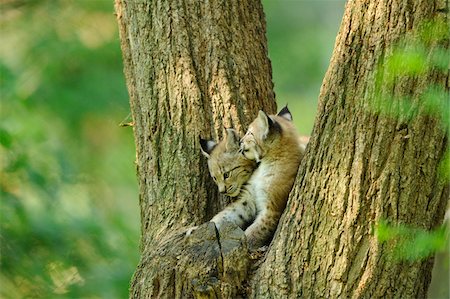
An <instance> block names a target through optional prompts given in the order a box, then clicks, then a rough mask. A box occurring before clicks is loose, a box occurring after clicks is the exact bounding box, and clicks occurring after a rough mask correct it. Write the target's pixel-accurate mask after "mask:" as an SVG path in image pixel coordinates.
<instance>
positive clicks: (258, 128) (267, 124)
mask: <svg viewBox="0 0 450 299" xmlns="http://www.w3.org/2000/svg"><path fill="white" fill-rule="evenodd" d="M283 131H284V132H286V131H288V133H291V132H292V131H294V129H293V125H292V115H291V113H290V112H289V110H288V109H287V107H284V108H283V109H282V110H281V111H280V112H279V113H278V114H277V115H267V114H266V113H264V112H263V111H261V110H260V111H259V113H258V117H257V118H256V119H255V120H254V121H253V122H252V123H251V124H250V125H249V127H248V130H247V133H245V135H244V137H243V138H242V139H241V145H240V147H241V148H240V150H241V152H242V154H243V155H244V156H245V157H246V158H247V159H250V160H255V161H256V162H260V161H261V159H262V158H263V157H264V156H265V155H266V154H267V150H268V149H270V148H272V147H274V145H275V146H276V145H277V144H278V143H279V141H280V140H279V139H280V136H281V135H282V133H283ZM269 132H270V133H271V134H269ZM291 134H292V133H291ZM295 134H296V133H295ZM297 138H298V137H297ZM297 143H298V144H301V142H300V141H298V142H297ZM306 143H307V142H306ZM289 150H297V148H296V147H295V148H294V149H284V151H287V152H289ZM302 152H303V150H302Z"/></svg>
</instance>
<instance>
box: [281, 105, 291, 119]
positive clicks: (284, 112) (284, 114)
mask: <svg viewBox="0 0 450 299" xmlns="http://www.w3.org/2000/svg"><path fill="white" fill-rule="evenodd" d="M277 115H278V116H281V117H283V118H285V119H287V120H289V121H292V114H291V111H289V109H288V106H287V105H286V106H284V108H283V109H281V110H280V112H278V114H277Z"/></svg>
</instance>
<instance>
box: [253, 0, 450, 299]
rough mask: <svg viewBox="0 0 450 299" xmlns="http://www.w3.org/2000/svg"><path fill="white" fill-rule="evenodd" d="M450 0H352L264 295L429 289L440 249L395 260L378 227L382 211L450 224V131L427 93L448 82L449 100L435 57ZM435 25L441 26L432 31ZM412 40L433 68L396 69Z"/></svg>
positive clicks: (428, 224) (414, 294) (399, 219)
mask: <svg viewBox="0 0 450 299" xmlns="http://www.w3.org/2000/svg"><path fill="white" fill-rule="evenodd" d="M445 8H446V4H445V3H444V1H429V0H423V1H419V0H417V1H365V0H359V1H349V2H347V6H346V9H345V14H344V18H343V22H342V24H341V28H340V32H339V34H338V37H337V40H336V45H335V49H334V53H333V56H332V59H331V63H330V66H329V69H328V72H327V74H326V76H325V79H324V81H323V86H322V89H321V93H320V99H319V110H318V116H317V118H316V121H315V126H314V130H313V134H312V139H311V141H310V144H309V148H308V150H307V153H306V157H305V158H304V160H303V161H302V165H301V166H300V170H299V174H298V178H297V183H296V185H295V187H294V189H293V192H291V196H290V200H289V202H288V205H287V208H286V211H285V214H284V216H283V218H282V219H281V221H280V224H279V226H278V231H277V233H276V236H275V238H274V240H273V242H272V245H271V248H270V250H269V252H268V254H267V256H266V260H265V262H264V263H263V265H262V266H261V267H260V268H259V270H258V271H257V273H256V275H255V277H254V281H253V285H254V292H253V297H255V298H293V297H303V298H314V297H325V298H425V297H426V294H427V288H428V285H429V282H430V279H431V270H432V258H428V259H424V260H416V261H401V260H398V259H395V258H393V255H392V246H389V244H382V243H380V241H379V240H378V238H377V236H376V232H375V230H376V225H377V223H378V222H379V221H380V220H382V219H384V220H386V221H388V222H389V223H391V224H393V225H395V224H406V225H408V226H412V227H419V228H424V229H427V230H428V229H432V228H435V227H436V226H438V225H439V224H441V223H442V219H443V216H444V212H445V208H446V205H447V201H448V198H449V186H448V183H446V182H444V181H443V180H442V179H441V178H440V176H439V172H438V169H439V162H440V161H441V159H442V157H443V155H444V154H445V151H446V149H447V142H448V141H447V133H448V132H446V131H447V129H448V128H447V127H446V125H445V124H443V122H442V119H440V118H439V117H438V116H437V115H436V114H433V113H430V109H427V106H428V105H429V104H430V103H429V99H427V96H426V93H427V90H428V89H429V88H430V87H433V88H435V89H440V90H441V91H443V92H444V94H441V96H442V97H444V96H445V97H446V99H444V101H448V82H449V75H448V70H447V69H446V68H447V67H444V69H439V68H438V67H434V66H433V62H432V59H433V58H432V57H434V56H435V55H434V54H436V53H438V51H440V50H442V49H445V51H448V33H444V34H442V29H443V30H444V32H447V30H448V23H447V15H446V14H445V12H444V13H442V12H443V11H444V9H445ZM447 9H448V7H447ZM442 25H443V26H442ZM432 26H437V27H438V29H439V26H440V29H441V30H435V31H434V32H433V31H432V33H431V34H430V32H428V35H426V30H430V28H432ZM439 32H441V34H440V33H439ZM400 46H403V47H404V48H405V49H410V48H413V49H415V48H418V49H420V47H421V46H422V47H423V51H424V55H423V57H425V60H426V61H425V65H426V66H425V67H424V69H421V70H418V71H417V72H412V71H411V72H409V71H408V69H407V68H408V65H405V64H401V63H402V61H401V62H400V67H398V68H392V67H391V65H392V64H393V61H394V59H395V57H394V55H398V54H396V53H398V52H396V49H397V48H398V47H400ZM444 53H447V55H448V52H444ZM447 58H448V56H447ZM404 63H406V62H404ZM447 63H448V62H447ZM447 66H448V64H447ZM436 108H437V109H439V108H440V109H448V107H446V106H444V107H442V106H441V107H439V106H438V107H436ZM445 121H447V120H445Z"/></svg>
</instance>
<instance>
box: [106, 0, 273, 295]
mask: <svg viewBox="0 0 450 299" xmlns="http://www.w3.org/2000/svg"><path fill="white" fill-rule="evenodd" d="M115 5H116V14H117V20H118V23H119V32H120V37H121V46H122V52H123V58H124V71H125V76H126V81H127V87H128V90H129V95H130V105H131V112H132V116H133V122H134V135H135V142H136V153H137V159H136V164H137V175H138V179H139V187H140V208H141V231H142V235H141V261H140V263H139V266H138V267H137V270H136V272H135V275H134V277H133V281H132V284H131V297H135V298H140V297H152V298H153V297H166V298H173V297H191V296H192V295H193V294H195V295H196V296H204V295H205V294H210V295H211V294H215V296H229V297H232V296H234V295H235V294H237V292H240V291H239V290H238V289H241V288H242V286H240V287H239V288H238V287H234V285H238V284H239V283H240V281H242V280H243V278H245V276H246V269H247V263H246V260H244V261H242V262H239V261H237V262H236V263H234V262H233V261H232V257H233V254H234V252H235V249H236V248H237V249H239V248H240V247H242V248H243V249H242V251H244V252H245V246H246V245H245V242H242V238H243V234H242V231H240V229H238V228H236V227H234V228H230V229H229V230H230V231H229V232H224V233H223V236H221V237H223V240H221V242H220V243H219V241H218V238H217V237H216V232H215V228H214V225H212V226H211V225H205V226H204V227H202V228H201V229H199V230H197V231H195V232H194V235H193V236H192V238H189V240H188V241H187V240H186V238H184V236H183V232H182V228H183V227H187V226H192V225H198V224H201V223H204V222H206V221H208V220H209V219H210V218H211V217H212V216H213V215H214V214H215V213H217V212H218V211H219V210H221V209H222V208H223V207H224V205H225V204H226V200H224V198H222V197H219V195H218V193H217V191H216V190H217V187H216V186H215V185H214V183H213V181H212V179H211V178H210V176H209V173H208V167H207V164H206V161H205V159H204V158H203V156H202V155H201V154H200V145H199V135H200V136H202V137H203V138H209V137H214V138H216V139H218V138H220V137H221V135H222V131H223V127H224V126H225V127H234V128H235V129H237V130H238V131H240V132H241V133H243V131H244V128H243V125H244V124H245V125H246V124H248V123H250V122H251V120H253V118H254V117H255V116H256V115H257V112H258V110H259V109H263V110H264V111H268V112H271V113H273V112H275V110H276V107H275V101H274V94H273V84H272V81H271V66H270V61H269V60H268V57H267V42H266V38H265V21H264V15H263V11H262V6H261V3H260V1H259V0H248V1H214V0H213V1H206V2H205V1H193V2H192V3H186V2H185V1H181V0H175V1H169V0H157V1H151V0H135V1H133V0H126V1H125V0H116V3H115ZM221 234H222V232H221ZM199 237H203V239H206V240H207V241H205V240H203V241H202V240H201V238H200V240H199ZM236 246H237V247H236ZM200 253H204V254H205V256H203V255H202V254H200ZM230 259H231V260H230ZM240 263H241V264H242V267H239V264H240ZM219 277H220V278H221V279H220V280H218V278H219ZM230 285H231V286H233V288H232V289H230V288H229V286H230ZM211 296H212V295H211Z"/></svg>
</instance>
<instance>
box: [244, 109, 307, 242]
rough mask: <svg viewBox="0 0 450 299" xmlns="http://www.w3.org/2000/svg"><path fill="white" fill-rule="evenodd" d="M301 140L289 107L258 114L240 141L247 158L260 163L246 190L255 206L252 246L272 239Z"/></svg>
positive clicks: (300, 152) (249, 231)
mask: <svg viewBox="0 0 450 299" xmlns="http://www.w3.org/2000/svg"><path fill="white" fill-rule="evenodd" d="M299 140H300V138H299V135H298V134H297V132H296V130H295V127H294V125H293V124H292V115H291V113H290V111H289V109H288V108H287V107H284V108H283V109H282V110H281V111H280V112H279V113H278V115H270V116H268V115H267V114H266V113H264V112H263V111H259V114H258V117H257V118H256V119H255V120H254V121H253V122H252V123H251V124H250V126H249V128H248V130H247V133H246V134H245V136H244V137H243V138H242V139H241V152H242V153H243V154H244V156H245V157H246V158H248V159H250V160H254V161H256V162H259V166H258V168H257V169H256V170H255V172H254V173H253V175H252V176H251V178H250V180H249V182H248V184H247V186H248V187H247V188H246V189H247V190H248V191H249V193H251V194H253V199H254V204H255V207H256V218H255V220H254V221H253V223H252V224H251V225H250V226H249V227H248V228H247V229H246V230H245V234H246V236H247V239H248V240H249V243H250V244H252V245H253V246H260V245H263V244H264V242H266V241H267V239H268V238H270V237H271V236H272V234H273V233H274V232H275V229H276V227H277V225H278V221H279V219H280V217H281V214H282V213H283V210H284V208H285V207H286V202H287V199H288V196H289V192H290V191H291V189H292V186H293V184H294V180H295V177H296V175H297V170H298V166H299V164H300V160H301V158H302V155H303V148H302V146H303V145H302V144H301V143H300V142H299Z"/></svg>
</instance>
